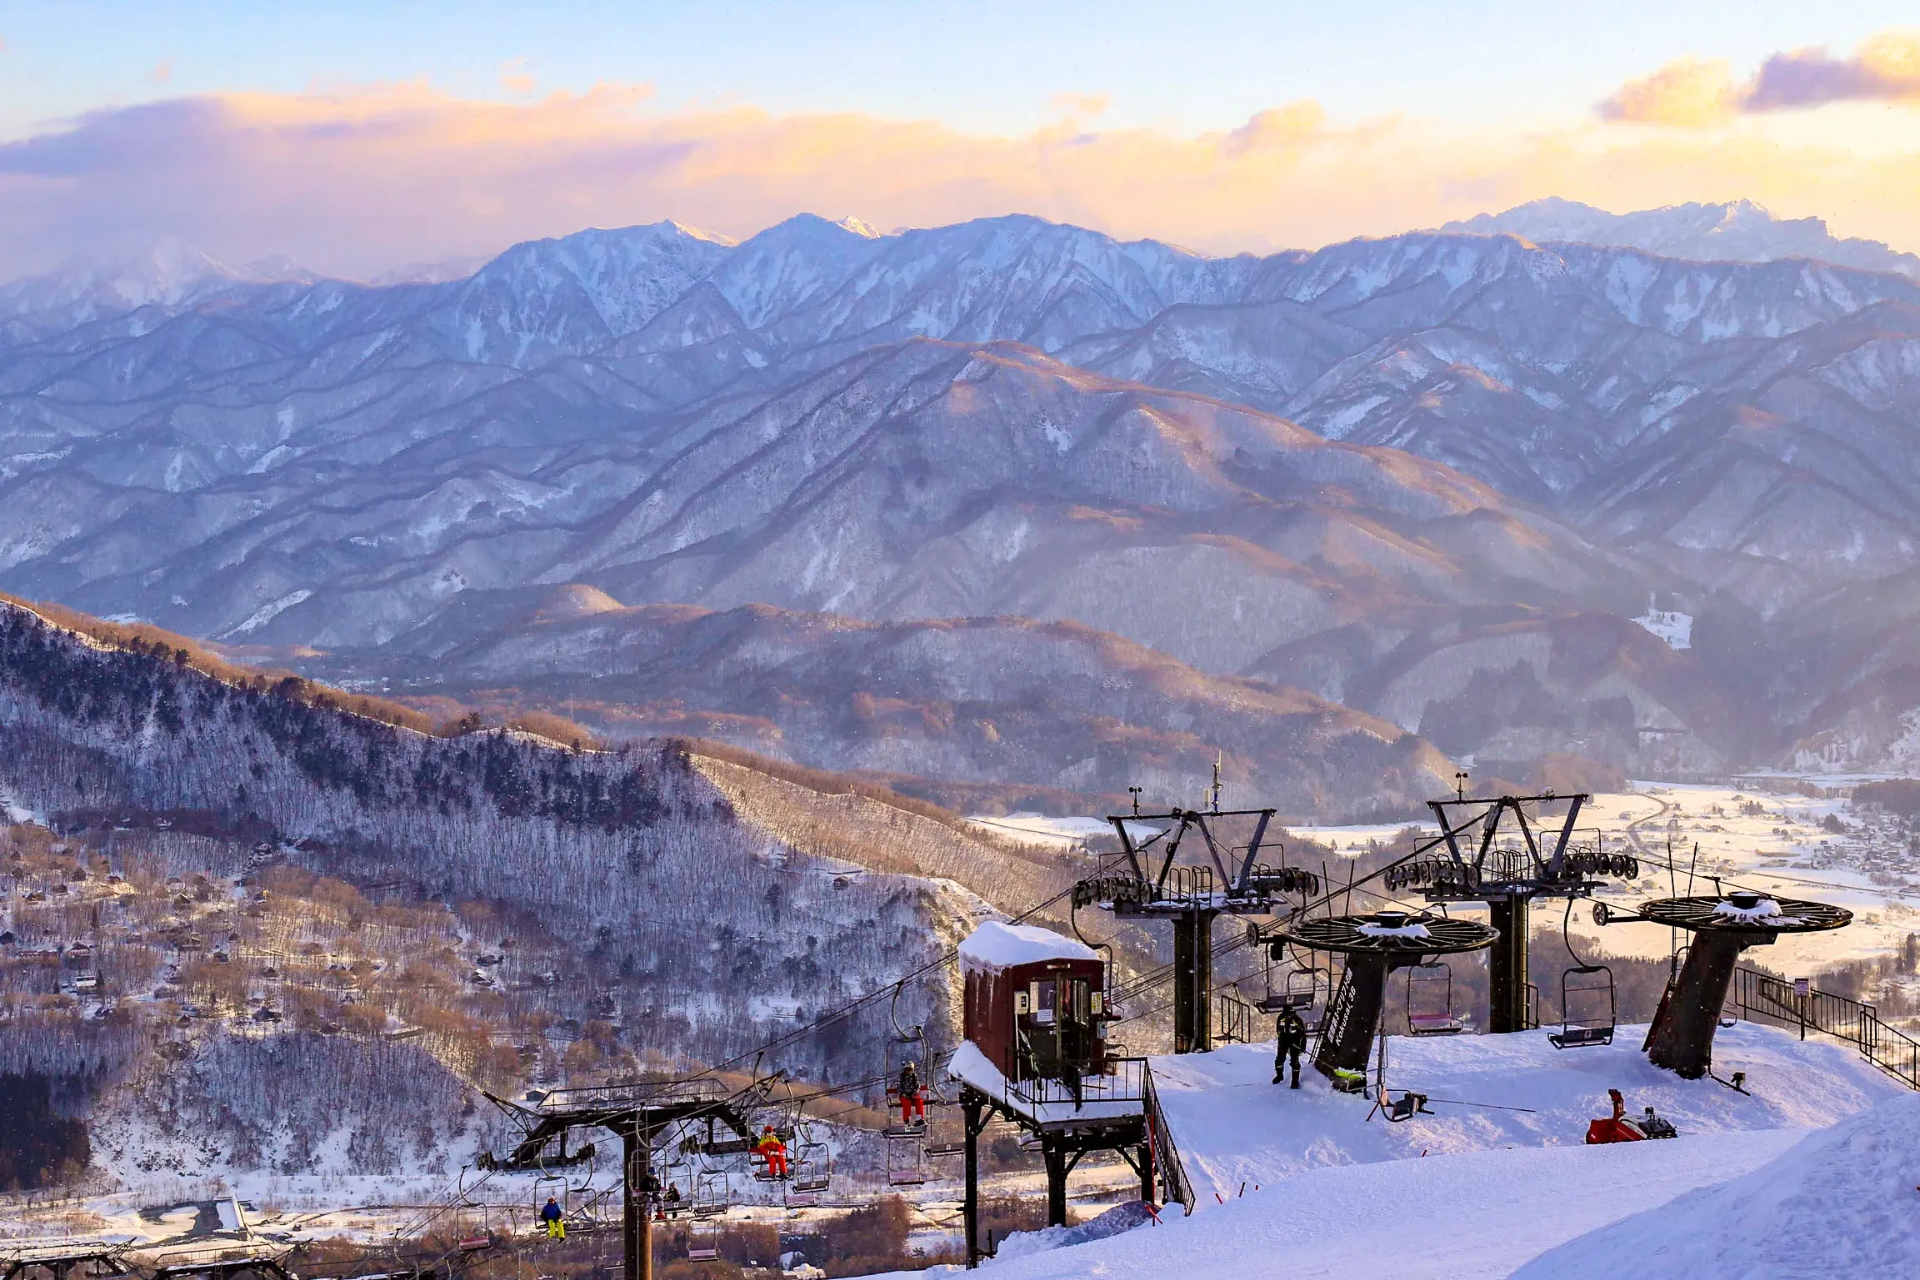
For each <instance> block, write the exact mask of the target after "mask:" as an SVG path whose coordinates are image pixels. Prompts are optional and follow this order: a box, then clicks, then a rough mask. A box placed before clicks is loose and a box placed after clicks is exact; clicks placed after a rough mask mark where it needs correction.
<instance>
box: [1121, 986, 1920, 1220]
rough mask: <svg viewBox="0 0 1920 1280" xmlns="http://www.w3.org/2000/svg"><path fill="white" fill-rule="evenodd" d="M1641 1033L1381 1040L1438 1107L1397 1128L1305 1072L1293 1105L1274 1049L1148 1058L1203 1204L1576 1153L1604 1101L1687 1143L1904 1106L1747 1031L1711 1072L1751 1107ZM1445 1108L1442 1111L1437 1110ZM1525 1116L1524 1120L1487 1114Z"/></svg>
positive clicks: (1853, 1075) (1854, 1063)
mask: <svg viewBox="0 0 1920 1280" xmlns="http://www.w3.org/2000/svg"><path fill="white" fill-rule="evenodd" d="M1645 1036H1646V1028H1645V1027H1644V1026H1623V1027H1621V1028H1620V1029H1619V1033H1618V1034H1617V1035H1616V1036H1615V1038H1614V1042H1613V1043H1612V1044H1611V1045H1603V1046H1596V1047H1593V1048H1587V1049H1567V1050H1559V1049H1555V1048H1554V1047H1553V1046H1552V1045H1551V1044H1549V1043H1548V1041H1547V1032H1545V1031H1526V1032H1518V1033H1515V1034H1512V1035H1498V1036H1492V1035H1483V1036H1464V1035H1463V1036H1443V1037H1429V1038H1425V1039H1413V1038H1410V1037H1406V1036H1393V1037H1390V1038H1389V1040H1388V1051H1387V1083H1388V1085H1389V1086H1391V1087H1393V1088H1395V1089H1416V1090H1418V1091H1420V1092H1422V1093H1425V1094H1428V1095H1429V1096H1430V1097H1432V1098H1433V1099H1434V1101H1433V1102H1432V1103H1431V1104H1429V1105H1430V1106H1431V1108H1432V1111H1433V1113H1434V1114H1432V1115H1430V1116H1417V1117H1415V1118H1414V1119H1412V1120H1409V1121H1407V1122H1406V1123H1404V1124H1388V1123H1386V1122H1385V1121H1383V1120H1382V1119H1380V1118H1379V1117H1378V1116H1376V1117H1374V1119H1373V1120H1372V1121H1370V1122H1369V1121H1367V1120H1366V1118H1365V1117H1366V1115H1367V1111H1368V1109H1369V1108H1368V1104H1367V1103H1365V1102H1362V1101H1360V1100H1359V1099H1356V1098H1354V1097H1352V1096H1349V1095H1346V1094H1338V1093H1335V1092H1333V1090H1332V1089H1331V1088H1329V1087H1328V1084H1327V1081H1326V1080H1325V1079H1324V1078H1323V1077H1322V1076H1321V1075H1320V1074H1319V1073H1318V1072H1316V1071H1314V1070H1313V1069H1312V1066H1311V1065H1310V1064H1307V1065H1305V1066H1304V1067H1303V1069H1302V1071H1301V1073H1300V1089H1299V1092H1297V1093H1296V1092H1294V1091H1293V1090H1291V1089H1285V1088H1280V1089H1276V1088H1274V1087H1273V1085H1272V1084H1271V1083H1269V1082H1270V1081H1271V1080H1272V1079H1273V1046H1272V1044H1271V1043H1269V1044H1265V1045H1227V1046H1224V1047H1222V1048H1219V1049H1216V1050H1214V1051H1213V1052H1212V1053H1207V1054H1190V1055H1186V1056H1183V1057H1165V1058H1155V1059H1154V1061H1153V1075H1154V1082H1155V1084H1156V1085H1157V1087H1158V1089H1159V1092H1160V1105H1161V1108H1162V1110H1164V1111H1165V1112H1166V1116H1167V1124H1168V1127H1169V1128H1170V1129H1171V1130H1172V1132H1173V1138H1174V1141H1175V1142H1176V1143H1177V1144H1178V1145H1179V1148H1180V1156H1181V1160H1182V1162H1183V1163H1184V1164H1185V1165H1186V1169H1187V1175H1188V1177H1190V1178H1191V1179H1192V1181H1193V1184H1194V1187H1195V1189H1196V1191H1198V1192H1199V1194H1200V1195H1201V1197H1202V1198H1203V1199H1205V1198H1208V1197H1211V1196H1212V1195H1215V1194H1218V1195H1220V1196H1223V1197H1231V1196H1234V1195H1236V1194H1238V1192H1239V1188H1240V1184H1241V1183H1242V1182H1246V1183H1248V1184H1250V1185H1251V1184H1255V1183H1258V1184H1261V1185H1265V1184H1269V1183H1273V1182H1277V1181H1279V1180H1280V1179H1282V1178H1286V1177H1290V1176H1292V1175H1295V1174H1298V1173H1301V1172H1303V1171H1305V1170H1308V1169H1312V1168H1316V1167H1319V1166H1323V1165H1342V1164H1364V1163H1371V1162H1374V1161H1382V1160H1403V1159H1407V1158H1410V1157H1418V1156H1419V1155H1420V1153H1421V1152H1422V1151H1425V1152H1428V1153H1429V1154H1430V1155H1440V1154H1443V1153H1457V1152H1465V1151H1477V1150H1482V1149H1485V1148H1489V1147H1509V1146H1511V1147H1545V1146H1558V1145H1565V1144H1570V1143H1573V1144H1584V1142H1585V1140H1586V1132H1587V1121H1588V1120H1590V1119H1592V1118H1593V1117H1595V1116H1601V1115H1606V1114H1607V1112H1608V1103H1607V1090H1608V1089H1609V1088H1616V1089H1619V1090H1620V1091H1621V1092H1622V1093H1624V1094H1625V1095H1626V1098H1627V1106H1628V1107H1629V1108H1630V1109H1631V1111H1632V1113H1633V1114H1634V1115H1638V1114H1640V1109H1641V1108H1642V1107H1645V1106H1652V1107H1653V1108H1654V1110H1656V1111H1658V1112H1659V1113H1660V1114H1661V1115H1662V1116H1664V1117H1666V1118H1667V1119H1669V1120H1671V1121H1673V1123H1674V1124H1675V1125H1676V1126H1678V1128H1679V1130H1680V1132H1681V1133H1682V1134H1688V1135H1699V1134H1704V1133H1720V1132H1727V1131H1739V1130H1756V1129H1812V1128H1822V1127H1824V1126H1826V1125H1830V1124H1832V1123H1833V1122H1834V1121H1836V1120H1838V1119H1841V1118H1842V1117H1844V1116H1849V1115H1852V1114H1854V1113H1855V1112H1858V1111H1861V1110H1864V1109H1866V1108H1867V1107H1870V1106H1872V1105H1874V1104H1875V1103H1877V1102H1879V1101H1880V1100H1882V1099H1884V1098H1889V1097H1894V1096H1897V1095H1899V1094H1901V1093H1902V1092H1903V1091H1904V1090H1903V1088H1902V1086H1901V1085H1899V1084H1898V1083H1897V1082H1896V1081H1894V1080H1892V1079H1891V1078H1890V1077H1888V1076H1886V1075H1884V1074H1883V1073H1881V1072H1880V1071H1879V1070H1877V1069H1876V1068H1875V1067H1873V1066H1872V1065H1871V1064H1870V1063H1868V1062H1867V1061H1866V1060H1865V1059H1863V1058H1861V1057H1860V1055H1859V1054H1858V1053H1857V1052H1855V1051H1854V1050H1852V1049H1850V1048H1847V1047H1845V1046H1843V1045H1839V1044H1831V1043H1820V1042H1814V1041H1809V1042H1806V1043H1801V1042H1800V1041H1798V1040H1796V1039H1795V1038H1794V1037H1793V1036H1792V1035H1791V1034H1789V1033H1788V1032H1785V1031H1780V1030H1777V1029H1774V1028H1771V1027H1762V1026H1757V1025H1755V1024H1753V1023H1750V1022H1743V1023H1739V1024H1737V1025H1735V1026H1732V1027H1727V1028H1723V1029H1722V1030H1721V1031H1720V1033H1719V1035H1718V1036H1717V1037H1716V1039H1715V1041H1714V1070H1715V1071H1716V1072H1717V1073H1718V1074H1719V1075H1720V1076H1722V1077H1723V1078H1725V1077H1729V1076H1730V1075H1731V1073H1732V1072H1735V1071H1744V1072H1746V1075H1747V1089H1748V1091H1749V1093H1751V1094H1752V1096H1751V1097H1744V1096H1742V1095H1741V1094H1738V1093H1735V1092H1734V1091H1733V1090H1731V1089H1729V1088H1727V1087H1725V1086H1724V1085H1720V1084H1716V1083H1715V1082H1714V1081H1712V1080H1682V1079H1680V1077H1678V1076H1676V1075H1674V1074H1673V1073H1672V1072H1669V1071H1661V1070H1659V1069H1658V1068H1656V1067H1654V1066H1653V1065H1652V1064H1651V1063H1649V1062H1648V1061H1647V1059H1646V1055H1645V1054H1643V1053H1642V1052H1640V1044H1641V1041H1642V1040H1643V1039H1644V1038H1645ZM1441 1099H1449V1100H1451V1101H1447V1102H1442V1101H1440V1100H1441ZM1461 1103H1487V1104H1495V1106H1498V1107H1525V1108H1529V1109H1530V1111H1512V1110H1496V1109H1495V1108H1494V1106H1463V1105H1460V1104H1461Z"/></svg>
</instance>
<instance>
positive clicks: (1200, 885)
mask: <svg viewBox="0 0 1920 1280" xmlns="http://www.w3.org/2000/svg"><path fill="white" fill-rule="evenodd" d="M1216 794H1217V793H1216ZM1273 814H1274V811H1273V810H1272V809H1225V810H1223V809H1220V808H1217V807H1216V808H1213V809H1211V810H1200V809H1169V810H1167V811H1166V812H1165V813H1141V812H1140V811H1139V810H1138V809H1136V810H1135V811H1134V812H1133V813H1130V814H1124V815H1110V816H1109V817H1108V818H1107V821H1108V822H1111V823H1112V824H1113V829H1114V831H1115V832H1116V833H1118V835H1119V837H1120V852H1119V853H1117V854H1106V855H1102V857H1101V860H1100V866H1099V868H1098V870H1097V871H1096V873H1095V874H1094V875H1092V876H1089V877H1088V878H1087V879H1085V880H1082V881H1080V882H1079V883H1078V884H1076V885H1074V886H1073V905H1074V906H1076V907H1085V906H1091V905H1098V906H1100V907H1103V908H1105V909H1106V910H1109V911H1111V912H1113V914H1114V915H1115V916H1119V917H1123V918H1135V919H1142V920H1171V921H1172V922H1173V1051H1174V1052H1175V1053H1205V1052H1207V1051H1208V1050H1210V1049H1212V1048H1213V922H1214V921H1215V920H1216V919H1218V918H1219V917H1220V916H1223V915H1231V916H1268V915H1273V914H1275V913H1276V912H1277V911H1283V910H1285V907H1284V905H1283V904H1278V903H1276V901H1275V899H1276V898H1277V897H1278V896H1279V895H1281V894H1285V893H1312V892H1315V891H1317V890H1318V888H1319V884H1320V881H1319V877H1317V876H1314V875H1312V874H1310V873H1308V872H1305V871H1302V870H1299V869H1298V868H1294V867H1286V866H1281V867H1269V866H1266V865H1265V864H1263V863H1262V862H1261V861H1260V850H1261V846H1262V845H1263V844H1264V842H1265V841H1266V836H1267V826H1268V824H1269V823H1271V822H1272V821H1273ZM1235 819H1238V820H1241V821H1246V820H1251V821H1252V822H1253V834H1252V837H1251V838H1250V839H1249V840H1248V841H1247V843H1246V844H1245V845H1244V846H1240V847H1235V846H1234V845H1233V843H1232V841H1231V840H1230V839H1225V840H1223V839H1222V838H1221V832H1222V830H1224V828H1225V825H1226V824H1227V823H1228V822H1229V821H1230V820H1235ZM1161 823H1165V824H1167V825H1165V826H1159V827H1158V829H1157V830H1154V832H1153V834H1152V835H1149V836H1147V837H1146V838H1145V839H1144V840H1142V839H1138V838H1137V837H1138V836H1139V835H1140V834H1141V833H1142V831H1143V829H1146V828H1150V827H1156V826H1157V824H1161ZM1196 834H1197V835H1198V836H1199V839H1200V841H1201V843H1202V844H1203V845H1204V846H1205V856H1206V859H1207V860H1206V861H1205V862H1199V861H1195V862H1191V863H1184V864H1183V863H1177V862H1176V859H1177V858H1178V857H1179V854H1180V847H1181V845H1182V844H1183V843H1185V842H1186V841H1187V840H1188V839H1189V837H1190V836H1193V835H1196ZM1283 852H1284V850H1283Z"/></svg>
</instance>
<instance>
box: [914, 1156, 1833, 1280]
mask: <svg viewBox="0 0 1920 1280" xmlns="http://www.w3.org/2000/svg"><path fill="white" fill-rule="evenodd" d="M1375 1123H1376V1124H1377V1123H1379V1122H1378V1121H1375ZM1799 1137H1800V1135H1799V1133H1797V1132H1780V1131H1774V1132H1760V1133H1719V1134H1708V1135H1704V1136H1700V1137H1695V1138H1691V1139H1686V1138H1683V1139H1680V1140H1678V1141H1674V1142H1637V1143H1632V1144H1621V1145H1618V1146H1610V1147H1586V1146H1581V1147H1550V1148H1534V1149H1532V1150H1518V1151H1469V1152H1462V1153H1459V1154H1454V1155H1435V1156H1430V1157H1428V1158H1426V1159H1412V1160H1394V1161H1390V1162H1386V1163H1382V1164H1365V1165H1348V1166H1343V1167H1338V1168H1322V1169H1315V1170H1312V1171H1310V1172H1308V1173H1304V1174H1301V1175H1299V1176H1298V1177H1295V1178H1291V1179H1288V1180H1287V1181H1286V1182H1283V1183H1281V1184H1279V1185H1272V1184H1268V1185H1263V1186H1262V1187H1261V1188H1260V1190H1258V1191H1254V1190H1252V1189H1251V1187H1250V1188H1249V1189H1248V1191H1247V1193H1246V1195H1245V1196H1244V1197H1240V1198H1236V1199H1233V1200H1229V1201H1228V1202H1227V1203H1226V1204H1224V1205H1220V1206H1216V1207H1215V1208H1214V1209H1213V1211H1211V1212H1209V1213H1203V1214H1195V1215H1194V1216H1193V1217H1191V1218H1181V1217H1180V1216H1179V1213H1180V1211H1179V1208H1178V1207H1177V1206H1176V1207H1175V1208H1174V1209H1173V1210H1172V1211H1171V1212H1170V1213H1169V1214H1166V1215H1163V1222H1162V1224H1161V1225H1159V1226H1146V1227H1140V1228H1137V1229H1135V1230H1133V1231H1129V1232H1126V1233H1124V1234H1121V1235H1117V1236H1112V1237H1110V1238H1108V1239H1105V1240H1096V1241H1093V1242H1091V1243H1088V1244H1083V1245H1079V1246H1077V1247H1073V1248H1065V1249H1056V1250H1053V1251H1050V1252H1045V1253H1035V1254H1028V1255H1026V1256H1023V1257H1019V1258H1010V1259H1007V1260H1005V1261H996V1262H989V1263H987V1264H986V1265H985V1266H984V1267H983V1268H982V1271H983V1274H986V1275H990V1276H993V1277H994V1278H995V1280H1081V1278H1082V1277H1088V1276H1098V1277H1101V1278H1102V1280H1275V1278H1280V1280H1321V1278H1323V1277H1324V1278H1325V1280H1362V1278H1363V1277H1364V1278H1367V1280H1372V1278H1374V1277H1378V1278H1380V1280H1389V1278H1390V1280H1466V1278H1469V1277H1472V1278H1476V1280H1477V1278H1478V1277H1493V1276H1505V1275H1508V1274H1510V1273H1511V1272H1512V1271H1513V1269H1514V1268H1515V1267H1517V1266H1520V1265H1522V1264H1524V1263H1525V1262H1527V1261H1528V1260H1529V1259H1531V1258H1533V1257H1535V1256H1537V1255H1539V1254H1540V1253H1541V1252H1543V1251H1544V1250H1546V1249H1550V1248H1553V1247H1554V1246H1556V1245H1559V1244H1562V1243H1564V1242H1565V1241H1567V1240H1571V1239H1573V1238H1575V1237H1577V1236H1579V1235H1582V1234H1584V1233H1585V1232H1587V1231H1590V1230H1592V1229H1594V1228H1596V1227H1599V1226H1603V1225H1605V1224H1607V1223H1610V1222H1613V1221H1615V1220H1617V1219H1619V1218H1621V1217H1624V1216H1626V1215H1627V1214H1631V1213H1636V1212H1639V1211H1640V1210H1643V1209H1647V1208H1652V1207H1654V1206H1656V1205H1660V1204H1664V1203H1665V1202H1667V1201H1668V1200H1671V1199H1672V1198H1673V1197H1674V1196H1677V1195H1681V1194H1684V1193H1685V1192H1688V1191H1691V1190H1693V1189H1694V1188H1696V1187H1700V1186H1704V1185H1707V1184H1710V1183H1713V1182H1717V1181H1720V1180H1721V1179H1724V1178H1728V1177H1734V1176H1737V1175H1739V1174H1743V1173H1746V1172H1748V1171H1749V1170H1752V1169H1756V1168H1759V1167H1760V1166H1762V1165H1764V1164H1766V1162H1767V1161H1768V1160H1770V1159H1772V1158H1773V1157H1775V1156H1777V1155H1778V1154H1779V1153H1780V1152H1782V1151H1783V1150H1786V1149H1787V1148H1789V1147H1791V1146H1792V1145H1793V1144H1794V1142H1795V1141H1797V1140H1798V1138H1799ZM925 1274H926V1273H925V1272H900V1273H896V1280H907V1277H910V1276H914V1275H925ZM1611 1274H1612V1275H1613V1276H1628V1277H1632V1278H1633V1280H1645V1277H1643V1276H1642V1275H1641V1274H1640V1273H1638V1272H1636V1271H1633V1270H1626V1271H1617V1272H1614V1273H1611ZM1712 1274H1713V1273H1705V1274H1696V1275H1695V1276H1693V1277H1689V1280H1707V1277H1708V1276H1711V1275H1712Z"/></svg>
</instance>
